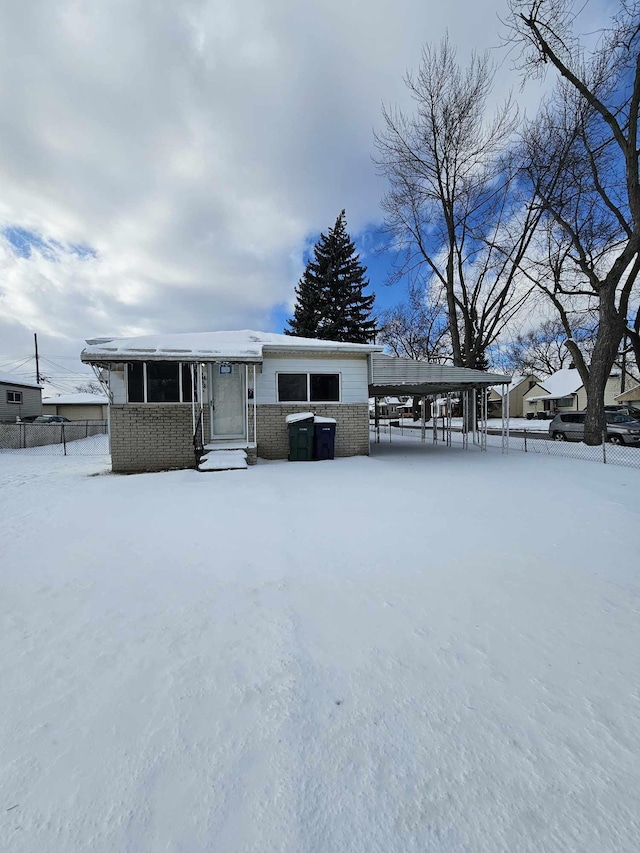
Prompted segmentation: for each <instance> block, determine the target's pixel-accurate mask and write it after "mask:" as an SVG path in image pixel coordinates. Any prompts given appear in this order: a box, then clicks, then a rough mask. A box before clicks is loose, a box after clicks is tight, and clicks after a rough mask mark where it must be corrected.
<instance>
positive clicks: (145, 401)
mask: <svg viewBox="0 0 640 853" xmlns="http://www.w3.org/2000/svg"><path fill="white" fill-rule="evenodd" d="M158 361H159V362H162V359H158ZM164 363H165V364H175V365H176V368H177V370H178V396H179V399H178V400H176V401H175V402H173V403H160V402H154V401H153V400H149V385H148V379H147V362H146V361H127V362H125V371H124V384H125V398H126V404H125V405H127V406H143V405H149V406H182V405H186V406H191V405H193V399H191V400H185V399H184V369H185V368H187V370H188V371H189V375H191V365H192V363H193V362H190V361H165V362H164ZM130 364H142V400H141V401H136V402H131V400H129V365H130ZM192 395H193V390H191V392H190V396H192Z"/></svg>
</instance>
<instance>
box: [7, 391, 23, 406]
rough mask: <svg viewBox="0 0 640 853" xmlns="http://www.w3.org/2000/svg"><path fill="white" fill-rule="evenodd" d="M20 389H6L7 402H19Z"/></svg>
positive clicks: (20, 400)
mask: <svg viewBox="0 0 640 853" xmlns="http://www.w3.org/2000/svg"><path fill="white" fill-rule="evenodd" d="M21 402H22V391H7V403H21Z"/></svg>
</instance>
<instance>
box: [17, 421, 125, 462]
mask: <svg viewBox="0 0 640 853" xmlns="http://www.w3.org/2000/svg"><path fill="white" fill-rule="evenodd" d="M0 453H22V454H29V455H38V456H104V455H108V454H109V433H108V427H107V421H70V422H69V423H50V424H41V423H15V424H13V423H12V424H2V423H0Z"/></svg>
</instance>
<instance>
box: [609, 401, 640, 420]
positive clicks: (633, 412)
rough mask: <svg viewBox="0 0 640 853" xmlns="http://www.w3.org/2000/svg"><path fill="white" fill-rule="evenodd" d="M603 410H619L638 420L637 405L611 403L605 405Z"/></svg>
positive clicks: (639, 413)
mask: <svg viewBox="0 0 640 853" xmlns="http://www.w3.org/2000/svg"><path fill="white" fill-rule="evenodd" d="M604 410H605V412H619V413H620V414H622V415H630V416H631V417H632V418H635V419H636V420H637V421H640V409H639V408H638V407H637V406H626V405H622V404H620V405H611V406H605V407H604Z"/></svg>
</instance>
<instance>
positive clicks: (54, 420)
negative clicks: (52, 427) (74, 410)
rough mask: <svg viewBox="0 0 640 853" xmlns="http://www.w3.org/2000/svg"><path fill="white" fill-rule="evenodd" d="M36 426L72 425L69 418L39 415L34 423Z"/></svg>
mask: <svg viewBox="0 0 640 853" xmlns="http://www.w3.org/2000/svg"><path fill="white" fill-rule="evenodd" d="M33 422H34V424H68V423H71V421H70V420H69V418H63V417H62V415H38V417H37V418H35V420H34V421H33Z"/></svg>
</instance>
